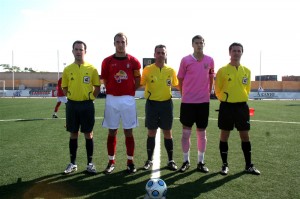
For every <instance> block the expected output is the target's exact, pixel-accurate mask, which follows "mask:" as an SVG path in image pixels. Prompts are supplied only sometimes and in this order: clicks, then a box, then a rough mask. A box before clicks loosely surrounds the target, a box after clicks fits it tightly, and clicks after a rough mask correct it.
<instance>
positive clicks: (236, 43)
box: [229, 42, 244, 53]
mask: <svg viewBox="0 0 300 199" xmlns="http://www.w3.org/2000/svg"><path fill="white" fill-rule="evenodd" d="M233 46H240V47H241V48H242V53H243V52H244V47H243V45H242V44H241V43H238V42H234V43H232V44H231V45H230V46H229V52H230V51H231V49H232V47H233Z"/></svg>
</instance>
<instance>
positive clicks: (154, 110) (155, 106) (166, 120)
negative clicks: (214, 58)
mask: <svg viewBox="0 0 300 199" xmlns="http://www.w3.org/2000/svg"><path fill="white" fill-rule="evenodd" d="M145 113H146V114H145V116H146V119H145V126H146V127H147V128H148V129H158V127H159V128H161V129H163V130H171V129H172V125H173V101H172V100H171V99H170V100H167V101H153V100H147V101H146V106H145Z"/></svg>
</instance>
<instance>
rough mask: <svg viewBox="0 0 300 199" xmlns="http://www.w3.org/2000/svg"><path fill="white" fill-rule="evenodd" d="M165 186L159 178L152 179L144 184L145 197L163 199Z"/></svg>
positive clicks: (165, 191) (165, 190)
mask: <svg viewBox="0 0 300 199" xmlns="http://www.w3.org/2000/svg"><path fill="white" fill-rule="evenodd" d="M166 195H167V184H166V183H165V181H163V180H162V179H160V178H152V179H150V180H149V181H148V182H147V184H146V196H148V197H149V198H151V199H159V198H165V197H166Z"/></svg>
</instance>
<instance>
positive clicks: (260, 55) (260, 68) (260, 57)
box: [258, 51, 261, 89]
mask: <svg viewBox="0 0 300 199" xmlns="http://www.w3.org/2000/svg"><path fill="white" fill-rule="evenodd" d="M258 88H259V89H260V88H261V51H260V53H259V87H258Z"/></svg>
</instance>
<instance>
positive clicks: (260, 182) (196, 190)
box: [0, 98, 300, 199]
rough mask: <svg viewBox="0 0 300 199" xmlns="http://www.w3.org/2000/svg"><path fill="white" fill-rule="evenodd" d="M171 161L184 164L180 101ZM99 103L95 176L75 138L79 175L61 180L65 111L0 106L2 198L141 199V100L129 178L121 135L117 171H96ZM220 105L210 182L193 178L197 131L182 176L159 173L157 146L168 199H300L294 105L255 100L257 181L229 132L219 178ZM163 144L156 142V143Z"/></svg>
mask: <svg viewBox="0 0 300 199" xmlns="http://www.w3.org/2000/svg"><path fill="white" fill-rule="evenodd" d="M173 101H174V116H175V119H174V125H173V137H174V159H175V161H176V163H177V165H178V166H181V164H182V160H183V157H182V151H181V124H180V122H179V119H178V117H179V107H180V100H179V99H174V100H173ZM104 102H105V100H104V99H97V100H96V101H95V107H96V124H95V128H94V142H95V150H94V163H95V165H96V168H97V171H98V174H97V175H94V176H90V175H87V174H86V173H85V172H84V171H85V168H86V152H85V143H84V136H83V135H80V137H79V138H80V139H79V147H78V155H77V165H78V171H77V172H75V173H72V174H70V175H63V174H62V172H63V170H64V169H65V167H66V165H67V164H68V163H69V149H68V141H69V133H68V132H66V131H65V128H64V124H65V119H64V117H65V115H64V109H65V108H64V105H62V106H61V107H60V110H59V112H58V116H59V117H60V118H58V119H52V118H51V116H52V113H53V110H54V106H55V103H56V98H22V99H20V98H0V107H1V108H0V198H3V199H7V198H14V199H15V198H23V199H31V198H47V199H52V198H76V199H77V198H95V199H96V198H97V199H98V198H105V199H114V198H117V199H122V198H126V199H136V198H138V199H142V198H143V197H144V195H145V184H146V182H147V181H148V180H149V178H150V176H151V171H144V170H142V169H141V168H142V166H143V164H144V162H145V160H146V158H147V155H146V138H147V131H146V128H145V127H144V104H145V100H144V99H138V100H137V101H136V102H137V108H138V117H139V123H140V126H139V127H138V128H136V129H134V135H135V143H136V147H135V148H136V149H135V157H134V158H135V159H134V161H135V165H136V166H137V168H138V171H137V172H136V173H135V174H132V175H128V174H126V173H125V168H126V153H125V141H124V135H123V132H122V129H120V130H119V133H118V143H117V154H116V169H115V170H114V172H113V173H112V174H111V175H104V174H103V173H102V171H103V170H104V168H105V167H106V165H107V152H106V137H107V129H104V128H102V127H101V122H102V118H103V112H104ZM218 104H219V102H218V101H216V100H212V101H211V105H210V120H209V125H208V128H207V135H208V144H207V152H206V155H205V160H206V165H207V166H208V168H209V169H210V172H209V173H208V174H203V173H199V172H197V171H196V164H197V150H196V133H195V127H194V129H193V134H192V146H191V168H190V169H189V170H188V171H187V172H185V173H179V172H173V171H169V170H167V169H166V168H165V166H166V163H167V154H166V151H165V148H164V145H163V142H162V143H161V166H160V168H161V171H160V174H161V178H162V179H163V180H165V182H166V183H167V185H168V193H167V198H168V199H177V198H178V199H193V198H209V199H219V198H226V199H227V198H232V199H237V198H238V199H243V198H245V199H246V198H247V199H249V198H255V199H257V198H260V199H266V198H270V199H274V198H300V191H299V187H300V172H299V165H300V158H299V152H300V144H299V143H300V101H298V100H291V101H289V100H274V101H272V100H253V101H249V106H250V107H253V108H255V115H254V116H253V117H251V131H250V137H251V142H252V160H253V163H254V164H255V166H256V167H257V168H258V169H259V170H260V171H261V175H260V176H253V175H249V174H245V173H244V172H243V170H244V157H243V155H242V150H241V144H240V139H239V135H238V133H237V131H236V130H234V131H232V133H231V136H230V140H229V158H228V161H229V169H230V171H229V174H228V175H227V176H221V175H220V174H219V171H220V167H221V158H220V155H219V149H218V148H219V129H218V127H217V112H216V111H215V110H216V109H218ZM161 140H162V139H161Z"/></svg>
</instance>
